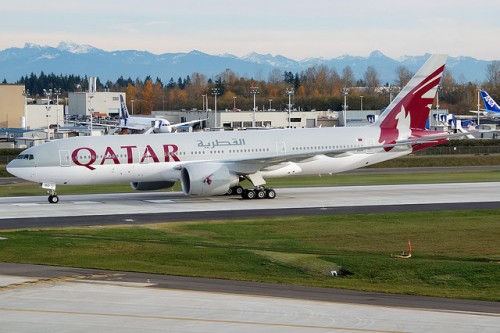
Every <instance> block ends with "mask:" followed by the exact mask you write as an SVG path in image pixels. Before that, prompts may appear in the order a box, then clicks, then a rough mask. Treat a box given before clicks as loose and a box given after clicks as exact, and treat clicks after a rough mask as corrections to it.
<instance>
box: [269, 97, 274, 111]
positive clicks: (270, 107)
mask: <svg viewBox="0 0 500 333" xmlns="http://www.w3.org/2000/svg"><path fill="white" fill-rule="evenodd" d="M272 102H273V100H272V99H269V111H271V110H272V109H273V107H272V105H271V103H272Z"/></svg>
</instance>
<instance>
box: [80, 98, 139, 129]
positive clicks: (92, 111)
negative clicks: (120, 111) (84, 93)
mask: <svg viewBox="0 0 500 333" xmlns="http://www.w3.org/2000/svg"><path fill="white" fill-rule="evenodd" d="M92 98H94V93H90V94H89V99H90V108H89V111H90V136H92V131H93V123H94V109H93V108H92ZM132 105H134V104H132ZM132 114H133V112H132Z"/></svg>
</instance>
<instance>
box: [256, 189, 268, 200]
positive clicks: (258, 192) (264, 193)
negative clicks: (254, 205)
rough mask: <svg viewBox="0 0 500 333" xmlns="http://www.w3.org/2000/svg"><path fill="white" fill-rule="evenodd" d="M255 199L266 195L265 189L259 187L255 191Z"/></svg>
mask: <svg viewBox="0 0 500 333" xmlns="http://www.w3.org/2000/svg"><path fill="white" fill-rule="evenodd" d="M256 192H257V193H256V194H257V199H264V198H265V197H266V190H264V189H260V190H257V191H256Z"/></svg>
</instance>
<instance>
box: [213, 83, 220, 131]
mask: <svg viewBox="0 0 500 333" xmlns="http://www.w3.org/2000/svg"><path fill="white" fill-rule="evenodd" d="M212 95H214V96H215V105H214V109H215V110H214V122H215V125H214V127H215V128H217V127H219V126H217V96H218V95H220V89H219V88H217V87H215V88H212Z"/></svg>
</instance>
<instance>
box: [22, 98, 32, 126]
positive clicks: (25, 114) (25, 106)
mask: <svg viewBox="0 0 500 333" xmlns="http://www.w3.org/2000/svg"><path fill="white" fill-rule="evenodd" d="M29 95H30V90H29V89H26V90H23V96H24V126H23V128H24V129H28V96H29Z"/></svg>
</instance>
